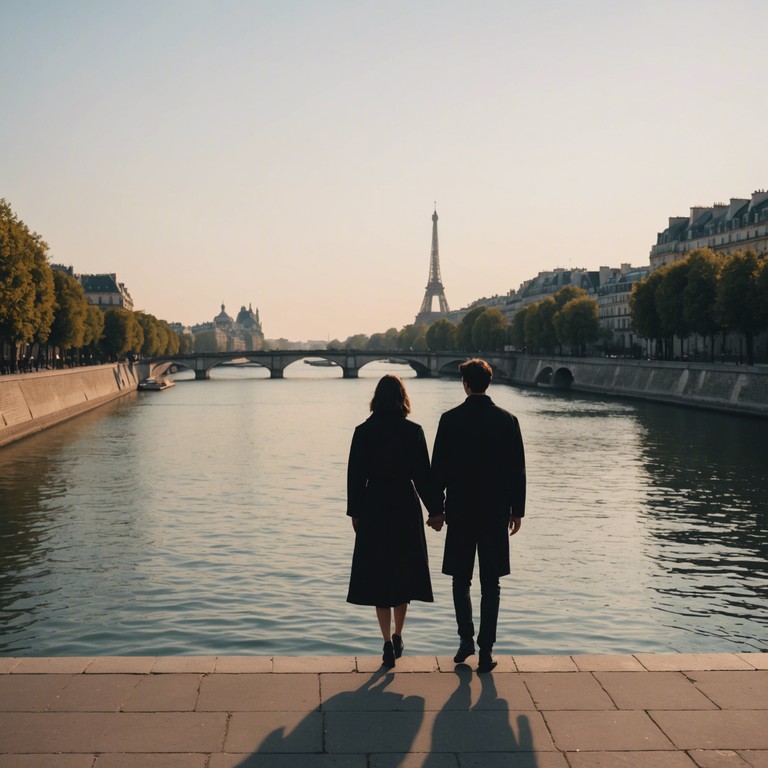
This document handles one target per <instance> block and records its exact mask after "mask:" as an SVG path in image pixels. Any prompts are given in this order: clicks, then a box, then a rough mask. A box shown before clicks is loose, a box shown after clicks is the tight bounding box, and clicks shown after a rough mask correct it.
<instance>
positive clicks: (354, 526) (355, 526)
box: [352, 517, 357, 533]
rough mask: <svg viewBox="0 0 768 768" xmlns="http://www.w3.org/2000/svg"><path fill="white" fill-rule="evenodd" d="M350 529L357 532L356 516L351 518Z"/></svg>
mask: <svg viewBox="0 0 768 768" xmlns="http://www.w3.org/2000/svg"><path fill="white" fill-rule="evenodd" d="M352 530H353V531H354V532H355V533H357V518H356V517H353V518H352Z"/></svg>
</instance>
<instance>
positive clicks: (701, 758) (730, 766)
mask: <svg viewBox="0 0 768 768" xmlns="http://www.w3.org/2000/svg"><path fill="white" fill-rule="evenodd" d="M688 754H689V756H690V757H691V759H692V760H693V762H694V763H695V764H696V765H697V766H698V768H751V766H750V764H749V763H748V762H747V761H746V760H744V759H743V758H742V757H741V756H740V755H739V754H737V753H736V752H734V751H733V750H732V749H694V750H692V751H691V752H689V753H688Z"/></svg>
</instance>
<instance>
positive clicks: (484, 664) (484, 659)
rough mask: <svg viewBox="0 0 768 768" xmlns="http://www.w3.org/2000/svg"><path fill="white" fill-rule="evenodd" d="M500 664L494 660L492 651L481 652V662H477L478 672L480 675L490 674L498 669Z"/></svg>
mask: <svg viewBox="0 0 768 768" xmlns="http://www.w3.org/2000/svg"><path fill="white" fill-rule="evenodd" d="M497 663H498V662H496V661H494V660H493V656H491V652H490V651H483V650H481V651H480V660H479V661H478V662H477V671H478V672H480V673H483V672H490V671H491V670H492V669H494V668H495V667H496V664H497Z"/></svg>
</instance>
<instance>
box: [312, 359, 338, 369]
mask: <svg viewBox="0 0 768 768" xmlns="http://www.w3.org/2000/svg"><path fill="white" fill-rule="evenodd" d="M304 362H305V363H306V364H307V365H322V366H325V367H329V366H331V365H338V363H334V362H333V360H325V359H320V360H305V361H304Z"/></svg>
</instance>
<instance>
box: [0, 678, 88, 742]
mask: <svg viewBox="0 0 768 768" xmlns="http://www.w3.org/2000/svg"><path fill="white" fill-rule="evenodd" d="M72 677H73V676H72V675H3V676H2V677H0V712H45V711H46V710H47V709H48V707H49V706H50V705H51V703H52V702H54V701H56V696H57V695H58V694H59V693H60V692H61V691H62V690H64V688H66V686H67V684H68V683H69V682H70V681H71V680H72ZM0 749H2V747H0Z"/></svg>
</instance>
